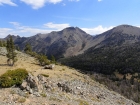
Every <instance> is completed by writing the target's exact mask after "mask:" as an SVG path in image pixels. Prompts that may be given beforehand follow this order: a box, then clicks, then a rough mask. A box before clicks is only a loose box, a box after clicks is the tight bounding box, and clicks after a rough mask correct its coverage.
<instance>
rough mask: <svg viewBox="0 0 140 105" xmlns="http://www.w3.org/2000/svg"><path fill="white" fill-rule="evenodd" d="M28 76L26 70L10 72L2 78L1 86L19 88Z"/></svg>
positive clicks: (0, 80)
mask: <svg viewBox="0 0 140 105" xmlns="http://www.w3.org/2000/svg"><path fill="white" fill-rule="evenodd" d="M27 75H28V72H27V71H26V70H25V69H16V70H9V71H7V72H6V73H4V74H3V75H1V76H0V86H1V87H3V88H6V87H11V86H13V85H17V86H19V85H20V84H21V83H22V81H23V80H24V79H25V78H26V77H27Z"/></svg>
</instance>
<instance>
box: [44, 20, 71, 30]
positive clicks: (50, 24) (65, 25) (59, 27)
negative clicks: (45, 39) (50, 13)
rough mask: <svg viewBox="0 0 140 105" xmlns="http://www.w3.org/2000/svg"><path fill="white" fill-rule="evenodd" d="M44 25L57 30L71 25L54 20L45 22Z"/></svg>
mask: <svg viewBox="0 0 140 105" xmlns="http://www.w3.org/2000/svg"><path fill="white" fill-rule="evenodd" d="M44 26H45V27H47V28H52V29H56V30H62V29H64V28H66V27H70V25H69V24H54V23H52V22H50V23H47V24H44Z"/></svg>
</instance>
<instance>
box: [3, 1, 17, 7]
mask: <svg viewBox="0 0 140 105" xmlns="http://www.w3.org/2000/svg"><path fill="white" fill-rule="evenodd" d="M3 4H7V5H11V6H17V4H15V3H14V2H12V0H0V5H3Z"/></svg>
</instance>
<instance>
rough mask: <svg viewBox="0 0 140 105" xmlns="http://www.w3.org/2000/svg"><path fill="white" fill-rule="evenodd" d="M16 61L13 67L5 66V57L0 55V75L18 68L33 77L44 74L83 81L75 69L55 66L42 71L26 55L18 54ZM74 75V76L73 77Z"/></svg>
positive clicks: (35, 62)
mask: <svg viewBox="0 0 140 105" xmlns="http://www.w3.org/2000/svg"><path fill="white" fill-rule="evenodd" d="M17 58H18V61H17V62H16V63H15V65H14V66H13V67H11V66H8V65H7V57H6V56H1V55H0V75H1V74H3V73H5V72H6V71H7V70H14V69H18V68H24V69H26V70H27V71H29V72H31V73H32V74H33V75H38V74H44V75H45V74H46V75H49V78H63V79H66V80H67V79H68V80H70V79H74V78H76V79H81V80H82V79H83V75H82V74H81V73H79V72H78V71H76V70H75V69H72V68H69V67H66V66H62V65H55V67H54V69H53V70H51V69H42V67H41V66H39V65H38V62H37V61H36V59H35V58H33V57H30V56H29V55H27V54H23V53H18V57H17ZM74 74H75V75H74Z"/></svg>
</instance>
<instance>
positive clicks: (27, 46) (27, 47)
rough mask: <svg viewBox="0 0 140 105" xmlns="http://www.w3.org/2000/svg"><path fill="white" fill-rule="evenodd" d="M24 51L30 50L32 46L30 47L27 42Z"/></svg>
mask: <svg viewBox="0 0 140 105" xmlns="http://www.w3.org/2000/svg"><path fill="white" fill-rule="evenodd" d="M24 51H25V52H26V53H28V52H32V47H31V45H30V44H29V43H26V45H25V49H24Z"/></svg>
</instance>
